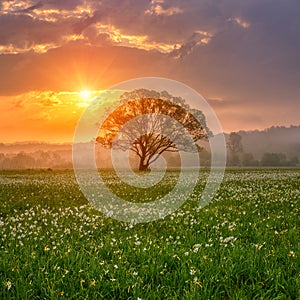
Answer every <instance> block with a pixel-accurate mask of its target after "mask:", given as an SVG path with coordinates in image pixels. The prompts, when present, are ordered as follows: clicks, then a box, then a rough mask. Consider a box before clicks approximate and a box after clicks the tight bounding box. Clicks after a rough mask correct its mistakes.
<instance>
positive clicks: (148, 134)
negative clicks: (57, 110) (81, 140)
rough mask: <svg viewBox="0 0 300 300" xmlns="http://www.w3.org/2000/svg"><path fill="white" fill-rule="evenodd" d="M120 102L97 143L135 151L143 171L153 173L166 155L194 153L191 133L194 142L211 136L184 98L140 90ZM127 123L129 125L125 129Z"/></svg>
mask: <svg viewBox="0 0 300 300" xmlns="http://www.w3.org/2000/svg"><path fill="white" fill-rule="evenodd" d="M128 100H129V101H128ZM120 101H121V105H120V106H119V107H118V108H116V109H115V110H114V111H113V112H112V113H111V114H109V116H108V117H107V118H106V120H105V121H104V122H103V124H102V126H101V128H100V130H99V136H98V137H97V139H96V141H97V142H98V143H100V144H101V145H102V146H104V147H106V148H111V147H112V145H113V143H114V146H115V147H117V149H121V150H127V149H130V150H132V151H133V152H134V153H135V154H136V155H137V156H138V157H139V170H140V171H146V170H149V169H150V164H151V163H153V162H154V161H156V160H157V159H158V157H159V156H160V155H161V154H162V153H163V152H177V151H178V150H182V151H193V149H195V148H193V147H191V143H189V139H188V138H187V133H188V134H189V135H190V137H192V140H193V141H194V142H197V141H199V140H201V139H204V140H206V139H207V138H208V137H209V136H210V135H211V132H210V130H209V129H208V128H207V126H206V121H205V116H204V115H203V113H202V112H201V111H200V110H196V109H191V108H190V107H189V105H188V104H187V103H186V102H185V100H184V99H183V98H181V97H173V96H171V95H170V94H168V93H167V92H166V91H163V92H156V91H149V90H146V89H138V90H134V91H132V92H127V93H124V94H123V95H122V96H121V97H120ZM174 120H176V121H177V122H179V123H180V124H181V125H182V126H183V127H184V128H185V131H186V132H185V131H184V130H182V128H181V127H180V126H178V124H177V123H176V122H174ZM198 120H201V122H199V121H198ZM126 123H127V124H129V125H128V126H124V125H125V124H126ZM115 138H117V140H115ZM197 149H198V151H199V150H201V147H199V146H197Z"/></svg>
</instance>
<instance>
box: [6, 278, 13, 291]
mask: <svg viewBox="0 0 300 300" xmlns="http://www.w3.org/2000/svg"><path fill="white" fill-rule="evenodd" d="M5 285H6V287H7V289H8V290H10V289H11V287H12V282H11V281H10V280H7V281H6V284H5Z"/></svg>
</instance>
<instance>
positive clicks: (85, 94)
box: [79, 90, 91, 100]
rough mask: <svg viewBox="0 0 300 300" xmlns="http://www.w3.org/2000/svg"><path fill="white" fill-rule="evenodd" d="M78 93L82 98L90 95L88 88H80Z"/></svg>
mask: <svg viewBox="0 0 300 300" xmlns="http://www.w3.org/2000/svg"><path fill="white" fill-rule="evenodd" d="M79 94H80V96H81V98H82V99H84V100H87V99H89V98H90V96H91V92H90V91H88V90H82V91H80V92H79Z"/></svg>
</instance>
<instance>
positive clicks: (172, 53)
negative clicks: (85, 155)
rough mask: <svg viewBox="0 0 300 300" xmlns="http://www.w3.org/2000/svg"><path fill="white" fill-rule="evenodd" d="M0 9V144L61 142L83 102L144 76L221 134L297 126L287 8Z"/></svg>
mask: <svg viewBox="0 0 300 300" xmlns="http://www.w3.org/2000/svg"><path fill="white" fill-rule="evenodd" d="M0 8H1V10H0V28H1V30H0V108H1V121H0V142H16V141H48V142H70V141H72V138H73V132H74V129H75V126H76V123H77V121H78V119H79V117H80V115H81V113H82V112H83V109H84V107H85V106H86V105H87V104H88V102H89V101H90V99H92V98H93V97H94V96H96V95H97V94H99V93H100V91H101V90H103V89H106V88H109V87H110V86H112V85H114V84H117V83H118V82H120V81H124V80H128V79H133V78H137V77H147V76H154V77H160V76H161V77H165V78H169V79H174V80H177V81H180V82H183V83H185V84H187V85H189V86H190V87H191V88H193V89H195V90H196V91H197V92H199V93H200V94H202V95H203V96H204V97H205V98H206V99H207V101H208V102H209V103H210V104H211V106H212V107H213V108H214V109H215V112H216V114H217V116H218V117H219V119H220V121H221V124H222V127H223V129H224V131H225V132H230V131H238V130H241V129H243V130H251V129H264V128H267V127H270V126H272V125H284V126H289V125H290V124H295V125H298V124H300V119H299V111H300V99H299V98H300V59H299V53H300V42H299V38H298V37H299V36H300V23H299V14H300V3H298V2H296V1H295V2H293V3H284V2H280V3H277V2H276V3H274V4H273V5H272V9H271V8H270V5H269V2H268V0H260V1H257V0H249V1H240V0H230V1H228V2H226V3H224V5H223V4H221V3H220V1H217V0H212V1H209V2H207V1H202V0H199V1H193V0H187V1H167V0H151V1H148V0H140V1H134V0H128V1H119V0H103V1H96V0H91V1H84V0H65V1H60V0H52V1H40V2H35V1H31V0H24V1H8V0H7V1H6V0H5V1H1V3H0ZM82 90H89V91H90V95H89V96H88V97H83V95H81V94H80V91H82ZM187 100H188V99H187Z"/></svg>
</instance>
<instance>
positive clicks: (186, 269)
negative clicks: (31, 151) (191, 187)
mask: <svg viewBox="0 0 300 300" xmlns="http://www.w3.org/2000/svg"><path fill="white" fill-rule="evenodd" d="M106 175H107V176H110V177H109V184H110V186H111V187H112V189H115V190H118V187H117V185H118V184H119V182H118V181H117V180H115V181H114V178H113V175H111V174H109V173H107V174H106ZM168 176H170V178H171V179H170V180H167V181H166V182H168V184H169V189H170V187H172V185H173V183H172V180H176V178H177V176H174V172H173V173H172V172H171V173H170V174H169V175H168ZM172 178H173V179H172ZM203 180H205V174H204V176H203ZM203 186H204V182H199V185H198V186H197V187H196V189H195V191H194V193H193V194H192V196H191V197H190V199H189V200H188V201H187V202H186V203H185V204H184V205H183V206H182V207H181V208H180V209H179V210H177V211H176V212H174V213H173V214H172V215H170V216H168V217H166V218H165V219H163V220H159V221H155V222H152V223H148V224H136V225H134V224H128V223H122V222H118V221H115V220H113V219H108V218H106V217H104V216H103V215H102V214H101V213H100V212H98V211H95V210H94V209H93V208H92V207H91V206H90V205H89V203H88V202H87V200H86V199H85V198H84V196H83V195H82V194H81V192H80V190H79V187H78V185H77V184H76V181H75V177H74V174H73V172H72V171H1V172H0V199H1V201H0V299H60V298H65V299H205V300H206V299H300V170H299V169H235V170H228V171H226V174H225V178H224V181H223V183H222V185H221V188H220V190H219V191H218V193H217V195H216V196H215V198H214V200H213V203H211V204H210V205H209V206H206V207H204V208H203V209H199V207H198V199H199V194H200V193H201V190H202V189H203ZM166 190H168V186H163V185H161V186H160V187H159V188H158V190H157V191H156V192H157V193H159V192H160V191H166ZM126 193H127V194H129V195H130V193H129V192H128V191H127V192H126ZM131 196H132V195H131ZM131 196H130V197H131ZM150 196H151V195H149V197H150ZM139 197H140V198H141V197H147V195H146V194H144V195H141V194H140V195H139ZM155 197H156V196H155ZM150 198H151V197H150Z"/></svg>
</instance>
